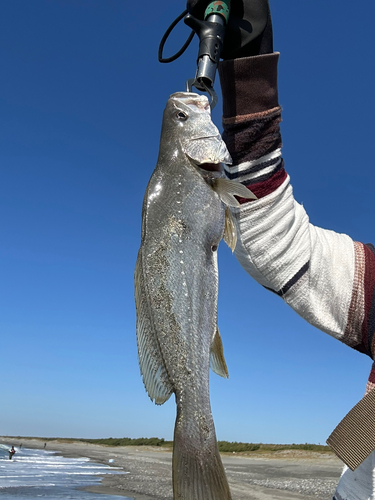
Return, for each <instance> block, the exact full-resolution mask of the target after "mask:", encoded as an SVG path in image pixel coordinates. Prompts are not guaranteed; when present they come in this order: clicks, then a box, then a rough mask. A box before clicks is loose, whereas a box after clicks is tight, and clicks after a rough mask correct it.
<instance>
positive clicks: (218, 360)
mask: <svg viewBox="0 0 375 500" xmlns="http://www.w3.org/2000/svg"><path fill="white" fill-rule="evenodd" d="M210 366H211V370H212V371H213V372H215V373H216V374H217V375H220V377H223V378H229V374H228V368H227V364H226V362H225V358H224V349H223V342H222V340H221V336H220V332H219V327H218V326H217V327H216V332H215V335H214V338H213V340H212V344H211V354H210Z"/></svg>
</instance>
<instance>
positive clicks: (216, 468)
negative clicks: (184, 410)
mask: <svg viewBox="0 0 375 500" xmlns="http://www.w3.org/2000/svg"><path fill="white" fill-rule="evenodd" d="M184 420H185V421H186V420H187V419H186V418H185V419H184ZM201 425H202V426H203V427H205V425H204V424H203V423H201ZM207 427H208V426H207ZM187 431H188V429H187V428H186V424H185V423H184V421H183V419H179V418H178V417H177V420H176V426H175V432H174V441H173V464H172V475H173V498H175V499H177V498H178V499H179V500H193V499H194V500H231V499H232V497H231V494H230V490H229V485H228V481H227V478H226V475H225V471H224V467H223V464H222V461H221V457H220V453H219V449H218V447H217V442H216V436H215V430H214V428H213V422H212V431H211V433H210V432H209V434H211V436H210V437H208V438H205V437H204V436H198V438H197V432H199V430H198V429H196V431H197V432H196V433H193V435H191V434H190V433H191V431H192V429H191V428H190V429H189V431H190V432H189V434H188V433H187ZM193 432H194V431H193ZM204 432H205V433H206V432H207V429H205V431H204Z"/></svg>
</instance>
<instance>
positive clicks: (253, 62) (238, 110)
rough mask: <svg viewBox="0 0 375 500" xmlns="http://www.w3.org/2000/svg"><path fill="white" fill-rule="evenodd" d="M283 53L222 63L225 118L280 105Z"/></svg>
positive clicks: (221, 80) (220, 68) (220, 67)
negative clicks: (279, 76)
mask: <svg viewBox="0 0 375 500" xmlns="http://www.w3.org/2000/svg"><path fill="white" fill-rule="evenodd" d="M279 55H280V54H279V53H278V52H274V53H273V54H265V55H261V56H254V57H244V58H241V59H231V60H227V61H222V62H221V63H220V64H219V75H220V83H221V88H222V94H223V118H224V120H225V119H226V118H233V117H235V116H244V115H250V114H253V113H262V112H264V111H267V110H270V109H272V108H276V107H277V106H278V105H279V103H278V93H277V62H278V60H279Z"/></svg>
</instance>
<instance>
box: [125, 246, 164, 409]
mask: <svg viewBox="0 0 375 500" xmlns="http://www.w3.org/2000/svg"><path fill="white" fill-rule="evenodd" d="M134 290H135V306H136V310H137V345H138V358H139V367H140V369H141V374H142V379H143V383H144V385H145V388H146V391H147V392H148V395H149V396H150V398H151V400H152V401H155V403H156V404H157V405H162V404H163V403H165V402H166V401H167V400H168V399H169V397H170V395H171V394H172V392H173V388H172V385H171V383H170V381H169V377H168V373H167V370H166V368H165V365H164V361H163V357H162V354H161V351H160V347H159V343H158V340H157V338H156V335H155V333H154V329H153V326H152V318H151V314H150V309H149V304H148V300H147V294H146V287H145V283H144V278H143V273H142V256H141V251H139V254H138V259H137V263H136V266H135V273H134Z"/></svg>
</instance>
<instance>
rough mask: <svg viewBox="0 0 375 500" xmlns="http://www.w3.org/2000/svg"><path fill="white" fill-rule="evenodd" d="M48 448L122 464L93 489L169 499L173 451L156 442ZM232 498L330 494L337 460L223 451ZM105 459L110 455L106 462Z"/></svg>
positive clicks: (138, 499) (293, 499)
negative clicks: (164, 448)
mask: <svg viewBox="0 0 375 500" xmlns="http://www.w3.org/2000/svg"><path fill="white" fill-rule="evenodd" d="M0 442H1V443H6V444H8V445H12V444H13V445H14V446H19V445H20V443H21V442H22V446H24V447H25V448H38V449H40V448H43V445H44V441H42V440H38V439H21V440H19V439H10V438H7V437H3V438H2V437H0ZM46 449H47V450H52V451H57V452H59V453H61V455H63V456H65V457H88V458H90V459H91V460H92V461H93V462H96V463H103V464H107V465H111V466H114V467H121V468H122V469H123V470H124V472H127V474H121V475H106V476H105V477H104V478H103V482H102V485H101V486H96V487H92V488H89V490H90V491H92V492H96V493H106V494H111V495H121V496H127V497H130V498H134V499H135V500H165V499H168V500H172V499H173V495H172V468H171V464H172V453H171V451H165V450H162V449H160V448H157V447H145V446H141V447H134V446H124V447H108V446H100V445H94V444H85V443H80V442H74V443H63V442H61V441H58V440H56V441H48V442H47V448H46ZM222 459H223V463H224V467H225V470H226V473H227V476H228V481H229V485H230V488H231V492H232V496H233V500H302V499H303V500H313V499H315V500H316V499H318V500H332V496H333V493H334V491H335V488H336V485H337V482H338V479H339V477H340V474H341V469H342V463H341V462H340V461H339V460H338V459H337V458H336V457H335V456H334V455H333V454H326V453H315V452H304V451H299V450H298V451H280V452H276V453H272V455H263V454H262V455H261V454H254V453H251V455H250V454H249V455H242V454H241V455H239V454H237V455H236V454H233V455H230V454H223V455H222ZM109 460H113V462H112V463H109Z"/></svg>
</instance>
